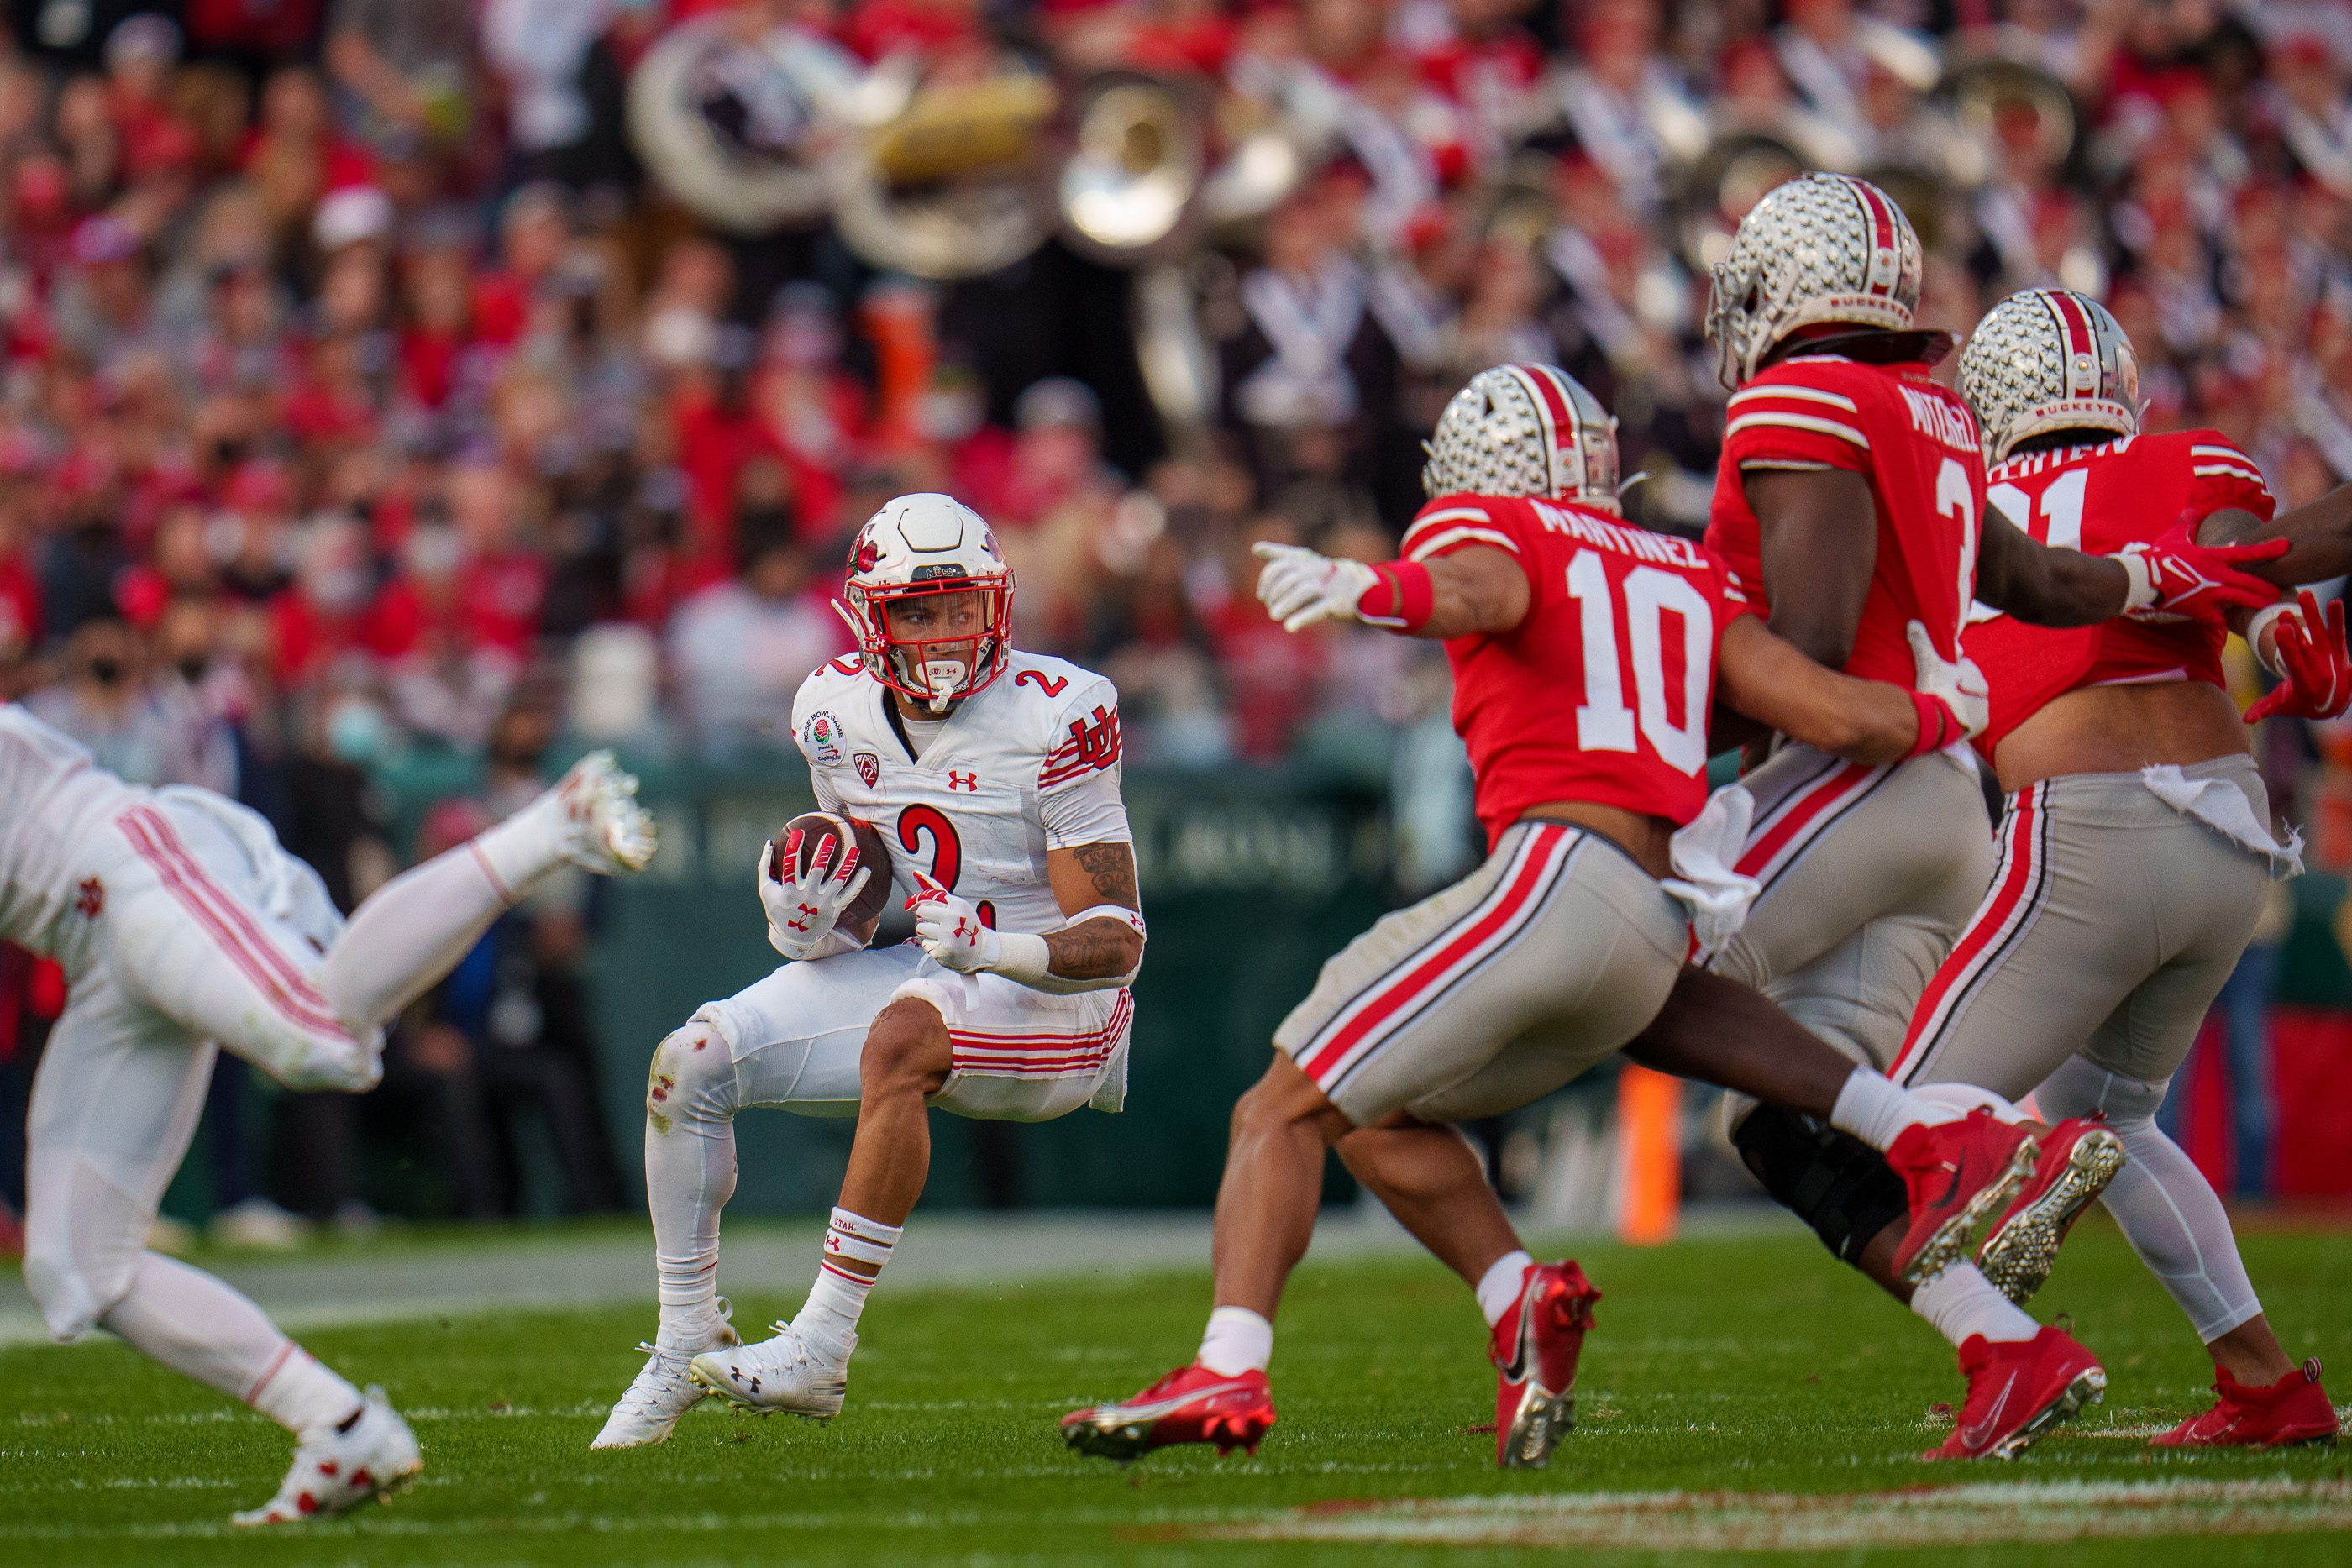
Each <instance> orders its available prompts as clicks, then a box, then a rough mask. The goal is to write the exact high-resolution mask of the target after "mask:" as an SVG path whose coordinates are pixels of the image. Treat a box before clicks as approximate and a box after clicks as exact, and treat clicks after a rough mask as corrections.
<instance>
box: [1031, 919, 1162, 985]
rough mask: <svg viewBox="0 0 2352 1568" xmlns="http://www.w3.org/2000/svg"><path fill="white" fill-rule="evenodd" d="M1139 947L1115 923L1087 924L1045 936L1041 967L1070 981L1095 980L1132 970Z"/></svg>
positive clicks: (1129, 929) (1131, 935) (1135, 939)
mask: <svg viewBox="0 0 2352 1568" xmlns="http://www.w3.org/2000/svg"><path fill="white" fill-rule="evenodd" d="M1142 945H1143V939H1142V938H1141V937H1139V936H1137V935H1136V934H1135V932H1134V930H1133V928H1132V927H1129V926H1126V925H1120V924H1119V923H1118V922H1117V921H1115V920H1089V921H1087V923H1086V924H1085V925H1073V926H1071V927H1070V928H1069V929H1068V930H1066V931H1049V932H1047V933H1046V934H1045V958H1046V963H1045V967H1047V968H1048V969H1051V970H1052V971H1053V972H1054V973H1055V974H1056V975H1059V976H1061V977H1064V978H1065V979H1071V980H1098V979H1102V978H1104V977H1107V976H1110V975H1124V974H1126V973H1127V972H1128V971H1129V969H1132V968H1134V967H1135V964H1136V959H1137V958H1138V957H1139V956H1140V955H1139V953H1138V952H1137V951H1136V950H1137V949H1138V948H1139V947H1140V946H1142Z"/></svg>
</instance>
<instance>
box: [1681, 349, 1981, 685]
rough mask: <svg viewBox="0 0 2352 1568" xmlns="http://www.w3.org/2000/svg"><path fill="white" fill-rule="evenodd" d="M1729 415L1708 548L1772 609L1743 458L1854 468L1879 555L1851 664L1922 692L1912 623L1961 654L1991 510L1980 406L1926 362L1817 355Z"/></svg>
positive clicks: (1761, 605) (1858, 671)
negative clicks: (1909, 633)
mask: <svg viewBox="0 0 2352 1568" xmlns="http://www.w3.org/2000/svg"><path fill="white" fill-rule="evenodd" d="M1730 414H1731V421H1730V423H1729V424H1728V425H1727V427H1726V429H1725V431H1724V441H1723V459H1722V462H1721V464H1720V465H1719V466H1718V467H1717V469H1716V478H1715V506H1714V509H1713V513H1712V515H1711V516H1710V517H1709V518H1708V519H1707V525H1706V543H1707V548H1708V549H1711V550H1713V551H1714V552H1715V553H1716V554H1717V555H1718V556H1720V557H1722V559H1723V562H1724V564H1725V565H1726V566H1727V567H1729V568H1730V569H1731V570H1732V571H1734V572H1735V573H1737V574H1738V577H1739V579H1740V580H1742V581H1743V582H1745V583H1747V584H1748V587H1749V589H1750V590H1751V591H1752V592H1753V594H1754V597H1755V599H1756V601H1757V602H1756V608H1757V611H1758V612H1759V613H1769V611H1768V610H1767V608H1766V606H1767V604H1768V602H1769V594H1770V592H1771V584H1769V582H1767V581H1766V580H1765V579H1764V570H1763V563H1762V561H1761V559H1759V556H1760V543H1759V528H1758V525H1757V521H1756V514H1755V512H1754V511H1753V510H1752V509H1751V508H1750V507H1748V494H1747V491H1746V490H1745V489H1744V488H1743V487H1742V486H1741V482H1740V472H1739V471H1740V469H1741V467H1742V466H1743V465H1756V466H1759V467H1765V468H1776V467H1777V468H1847V469H1851V470H1853V472H1854V473H1857V474H1860V475H1862V476H1864V478H1866V479H1868V480H1869V481H1870V489H1871V497H1872V499H1873V500H1874V502H1875V503H1876V505H1877V511H1878V556H1877V560H1876V562H1875V564H1874V567H1873V569H1872V571H1871V579H1870V591H1869V595H1868V597H1867V598H1865V599H1864V601H1863V606H1862V622H1861V624H1860V625H1859V626H1858V627H1856V629H1855V632H1854V639H1853V653H1851V654H1850V655H1849V656H1848V657H1847V659H1846V662H1845V673H1846V674H1849V675H1854V676H1858V677H1860V678H1862V679H1864V680H1874V681H1885V682H1888V683H1890V684H1891V685H1898V686H1901V687H1903V688H1904V689H1906V691H1907V690H1909V689H1911V688H1912V687H1913V685H1915V684H1916V679H1917V677H1916V673H1915V666H1914V664H1913V662H1912V658H1911V644H1910V643H1909V641H1908V640H1907V637H1906V632H1905V627H1906V624H1907V623H1908V622H1913V621H1919V622H1925V623H1926V625H1927V632H1928V635H1929V636H1930V637H1932V638H1933V639H1934V640H1935V643H1936V651H1937V653H1941V654H1942V655H1943V656H1944V657H1945V658H1947V659H1951V658H1957V657H1958V644H1959V634H1960V622H1961V614H1962V612H1964V611H1965V610H1966V609H1967V608H1968V606H1969V602H1970V601H1972V600H1973V599H1975V597H1976V591H1975V590H1976V575H1977V539H1978V537H1979V526H1980V524H1981V523H1982V520H1983V517H1984V496H1985V477H1984V457H1983V454H1982V448H1981V447H1980V446H1979V444H1978V441H1977V422H1976V419H1975V417H1974V416H1973V415H1971V414H1970V413H1969V409H1968V405H1967V404H1966V403H1964V402H1961V401H1960V400H1959V398H1958V395H1957V394H1956V393H1954V392H1950V391H1948V389H1946V388H1944V387H1940V386H1938V385H1937V384H1936V383H1935V382H1931V381H1929V380H1928V379H1927V371H1926V369H1925V367H1923V366H1920V365H1916V364H1906V365H1866V364H1863V363H1860V362H1858V361H1853V360H1848V359H1843V358H1841V357H1839V356H1836V355H1832V354H1815V355H1808V356H1806V357H1804V358H1801V359H1794V360H1786V361H1782V362H1780V364H1777V365H1774V366H1773V367H1772V368H1771V369H1769V370H1768V371H1763V372H1762V373H1761V374H1759V375H1758V376H1757V377H1756V378H1755V379H1754V380H1753V381H1750V382H1748V384H1747V385H1746V386H1744V387H1742V388H1740V389H1739V391H1738V392H1734V393H1733V394H1732V398H1731V410H1730Z"/></svg>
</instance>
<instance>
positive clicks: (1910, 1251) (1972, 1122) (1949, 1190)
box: [1886, 1110, 2040, 1285]
mask: <svg viewBox="0 0 2352 1568" xmlns="http://www.w3.org/2000/svg"><path fill="white" fill-rule="evenodd" d="M2039 1152H2040V1149H2039V1145H2036V1143H2035V1142H2034V1139H2033V1135H2032V1134H2031V1133H2029V1132H2027V1131H2026V1130H2025V1129H2024V1128H2022V1127H2018V1126H2012V1125H2011V1124H2009V1123H2007V1122H2003V1121H2000V1120H1998V1119H1997V1118H1996V1117H1995V1116H1994V1115H1993V1113H1991V1112H1990V1111H1983V1110H1978V1111H1971V1112H1969V1113H1968V1114H1967V1115H1965V1116H1962V1117H1960V1118H1958V1120H1956V1121H1950V1122H1937V1123H1934V1124H1923V1123H1915V1124H1912V1125H1910V1126H1908V1127H1906V1128H1904V1129H1903V1132H1902V1134H1901V1135H1900V1136H1898V1137H1897V1138H1896V1139H1895V1142H1894V1144H1893V1145H1891V1146H1890V1147H1889V1148H1888V1149H1887V1151H1886V1163H1887V1164H1888V1165H1889V1166H1893V1167H1894V1169H1895V1175H1897V1176H1901V1177H1902V1178H1903V1181H1904V1185H1905V1186H1907V1187H1909V1188H1910V1192H1911V1228H1910V1229H1909V1230H1908V1231H1906V1232H1905V1233H1904V1237H1903V1245H1902V1246H1901V1247H1899V1248H1897V1249H1895V1275H1896V1277H1897V1278H1899V1279H1900V1280H1902V1281H1903V1282H1904V1283H1905V1284H1906V1285H1916V1284H1917V1283H1919V1282H1920V1281H1923V1280H1926V1279H1929V1278H1931V1277H1933V1276H1934V1275H1936V1274H1938V1273H1941V1272H1942V1271H1943V1270H1945V1269H1947V1268H1948V1267H1950V1266H1951V1265H1952V1264H1954V1263H1957V1262H1958V1261H1959V1260H1961V1259H1963V1258H1965V1257H1967V1256H1968V1253H1969V1244H1970V1243H1971V1242H1972V1241H1973V1240H1974V1239H1976V1232H1977V1227H1979V1225H1982V1224H1983V1223H1984V1222H1985V1218H1986V1217H1987V1216H1988V1215H1990V1214H1992V1213H1993V1212H1994V1211H1996V1210H1997V1209H1999V1208H2000V1206H2001V1205H2002V1204H2004V1203H2006V1202H2008V1201H2009V1198H2010V1195H2011V1194H2012V1193H2014V1192H2016V1191H2017V1189H2018V1188H2019V1187H2021V1186H2024V1185H2025V1182H2026V1178H2027V1177H2029V1176H2032V1174H2033V1161H2034V1156H2035V1155H2037V1154H2038V1153H2039Z"/></svg>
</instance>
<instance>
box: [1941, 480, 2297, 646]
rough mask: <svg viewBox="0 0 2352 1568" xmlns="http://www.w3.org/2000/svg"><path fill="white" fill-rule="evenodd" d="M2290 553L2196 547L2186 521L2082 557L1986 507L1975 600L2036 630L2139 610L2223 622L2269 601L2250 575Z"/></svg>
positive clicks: (2276, 544) (2266, 585)
mask: <svg viewBox="0 0 2352 1568" xmlns="http://www.w3.org/2000/svg"><path fill="white" fill-rule="evenodd" d="M2207 520H2208V521H2209V522H2210V520H2211V519H2210V518H2209V519H2207ZM2286 549H2287V544H2286V541H2284V540H2283V539H2273V540H2270V541H2268V542H2258V543H2254V544H2208V543H2202V542H2200V537H2195V536H2192V533H2191V530H2190V529H2189V527H2188V526H2187V525H2186V524H2185V523H2184V524H2183V525H2181V526H2180V527H2178V528H2174V529H2173V530H2172V531H2171V532H2170V533H2168V534H2166V535H2165V536H2164V537H2163V538H2161V539H2158V541H2157V542H2156V543H2154V544H2151V545H2134V546H2131V547H2128V548H2127V549H2122V550H2118V551H2116V553H2115V554H2113V555H2098V556H2095V555H2085V554H2084V553H2083V552H2082V551H2080V550H2071V549H2054V548H2053V547H2051V546H2049V545H2045V544H2042V543H2040V542H2038V541H2036V540H2035V539H2034V538H2032V537H2031V536H2030V535H2028V534H2027V533H2025V531H2024V530H2023V529H2021V528H2018V527H2017V526H2016V524H2015V523H2013V522H2012V521H2011V519H2010V518H2009V517H2008V516H2007V515H2006V514H2005V513H2003V512H2002V511H2001V510H2000V507H1995V506H1991V505H1990V504H1988V505H1987V506H1986V507H1985V518H1984V532H1983V535H1982V537H1981V538H1979V541H1978V545H1977V581H1976V594H1977V598H1978V599H1979V600H1981V601H1983V602H1985V603H1987V604H1990V605H1991V606H1992V607H1993V608H1994V609H1996V610H2000V611H2005V612H2008V613H2009V614H2011V615H2014V616H2015V617H2017V619H2019V620H2020V621H2022V622H2026V623H2027V624H2029V625H2033V626H2093V625H2096V624H2097V623H2098V622H2102V621H2110V620H2113V619H2114V618H2115V617H2116V616H2118V615H2128V614H2139V613H2149V614H2157V615H2169V616H2175V617H2186V618H2189V619H2192V620H2200V621H2219V620H2220V619H2221V617H2222V616H2223V615H2224V614H2225V613H2227V612H2228V611H2229V610H2230V609H2231V608H2232V607H2237V606H2255V605H2262V604H2265V603H2268V602H2269V601H2271V600H2272V599H2273V597H2275V590H2274V589H2273V587H2272V585H2271V582H2270V581H2268V580H2265V578H2264V577H2258V576H2254V575H2252V573H2254V572H2256V571H2263V570H2265V566H2264V563H2266V562H2270V563H2275V561H2276V559H2278V558H2279V557H2281V556H2283V555H2284V554H2285V552H2286ZM2273 570H2274V568H2273Z"/></svg>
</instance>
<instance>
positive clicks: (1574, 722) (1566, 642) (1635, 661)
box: [1404, 496, 1748, 845]
mask: <svg viewBox="0 0 2352 1568" xmlns="http://www.w3.org/2000/svg"><path fill="white" fill-rule="evenodd" d="M1473 545H1487V546H1491V547H1493V548H1494V549H1501V550H1507V551H1509V552H1510V553H1511V554H1512V555H1513V556H1515V557H1516V558H1517V559H1518V563H1519V566H1520V569H1521V570H1524V571H1525V572H1526V573H1527V577H1528V592H1529V594H1530V598H1529V601H1528V615H1527V619H1526V620H1524V621H1522V622H1519V624H1518V626H1517V629H1515V630H1513V631H1511V632H1507V633H1506V634H1504V635H1503V636H1499V637H1484V636H1477V637H1456V638H1454V639H1452V640H1451V641H1449V642H1448V643H1446V644H1445V656H1446V659H1447V661H1448V662H1449V663H1451V664H1452V665H1453V666H1454V729H1455V730H1456V731H1458V732H1459V733H1460V734H1461V737H1462V738H1463V740H1464V741H1465V743H1466V744H1467V745H1468V747H1469V748H1470V766H1471V768H1472V769H1473V770H1474V771H1475V773H1476V775H1477V780H1478V783H1477V803H1478V821H1480V822H1481V823H1482V824H1484V825H1485V827H1486V841H1487V842H1488V843H1489V844H1490V845H1491V844H1492V843H1493V842H1494V841H1496V839H1498V838H1500V837H1501V836H1502V833H1503V830H1504V829H1506V828H1507V827H1509V826H1510V825H1511V824H1512V823H1513V822H1515V821H1518V819H1519V815H1520V813H1521V812H1523V811H1525V810H1527V809H1528V807H1530V806H1539V805H1543V804H1545V803H1546V802H1548V801H1552V800H1587V801H1591V802H1593V803H1594V804H1597V805H1603V806H1620V807H1622V808H1623V809H1625V810H1629V811H1640V812H1643V814H1645V815H1648V816H1654V817H1666V818H1670V819H1672V820H1673V821H1675V822H1677V823H1680V822H1687V821H1690V820H1691V819H1692V818H1693V817H1695V816H1696V815H1698V811H1699V808H1700V807H1701V806H1703V805H1705V804H1706V721H1707V715H1708V711H1709V709H1710V708H1711V707H1712V706H1713V705H1714V700H1715V661H1716V650H1717V647H1718V646H1719V645H1720V644H1721V642H1722V638H1723V629H1724V628H1725V627H1727V626H1728V625H1730V624H1731V622H1732V618H1733V617H1734V616H1737V615H1740V614H1743V613H1745V612H1747V610H1748V601H1747V597H1746V595H1745V594H1744V593H1742V592H1741V591H1740V588H1739V583H1738V578H1737V577H1736V576H1734V575H1733V574H1732V573H1731V572H1729V571H1727V570H1725V569H1724V568H1723V567H1722V566H1721V565H1720V564H1718V563H1717V561H1716V560H1715V559H1713V558H1712V557H1710V556H1709V555H1708V554H1707V553H1706V550H1705V549H1701V548H1700V547H1699V546H1697V545H1695V544H1693V543H1691V541H1690V540H1688V539H1684V538H1675V537H1674V536H1673V535H1671V534H1654V533H1651V532H1649V531H1647V530H1646V529H1643V528H1633V527H1632V526H1630V525H1628V524H1627V523H1625V522H1624V521H1622V519H1620V518H1618V517H1612V516H1611V515H1610V514H1608V513H1606V512H1602V511H1599V510H1597V509H1595V508H1592V507H1581V506H1578V505H1577V504H1575V503H1574V502H1570V501H1537V500H1528V499H1525V498H1521V497H1508V498H1505V497H1492V496H1443V497H1439V498H1437V499H1436V500H1434V501H1432V502H1430V503H1429V505H1427V506H1426V507H1423V508H1422V509H1421V511H1420V514H1419V515H1418V516H1416V517H1414V518H1413V522H1412V528H1408V529H1406V530H1405V536H1404V557H1405V559H1407V560H1429V559H1433V558H1434V557H1437V556H1442V555H1450V554H1452V553H1453V552H1454V551H1455V550H1458V549H1468V548H1469V547H1471V546H1473Z"/></svg>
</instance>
